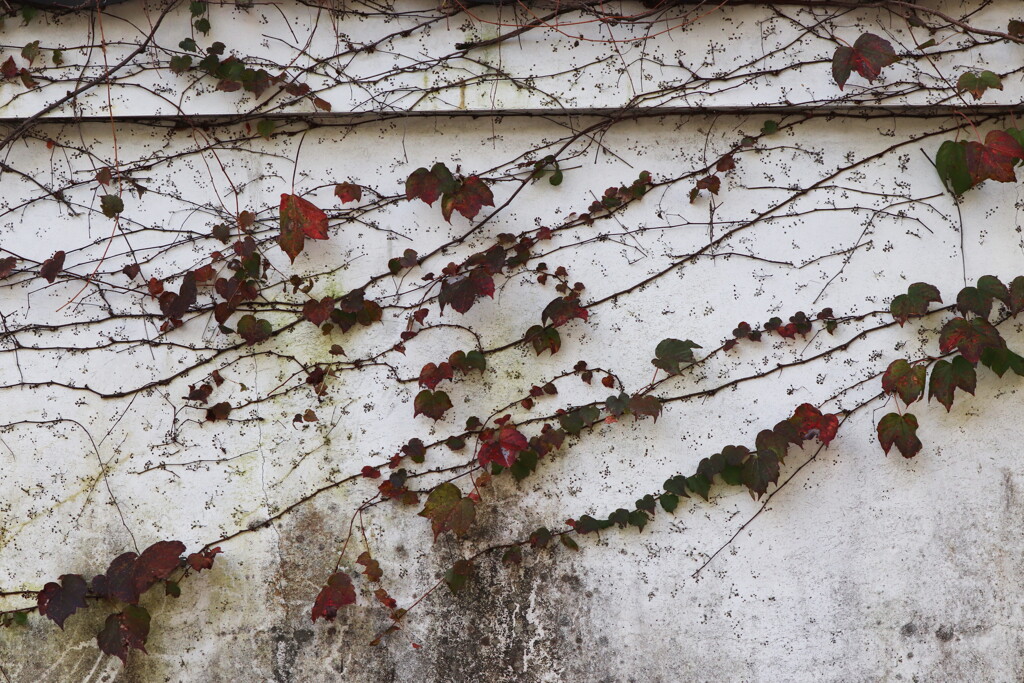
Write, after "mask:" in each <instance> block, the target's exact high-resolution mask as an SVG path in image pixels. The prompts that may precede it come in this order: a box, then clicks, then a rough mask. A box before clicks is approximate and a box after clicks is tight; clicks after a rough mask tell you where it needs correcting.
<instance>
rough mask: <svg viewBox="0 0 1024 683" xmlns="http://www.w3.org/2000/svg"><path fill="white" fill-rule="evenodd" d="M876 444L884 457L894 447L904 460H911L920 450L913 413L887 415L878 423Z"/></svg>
mask: <svg viewBox="0 0 1024 683" xmlns="http://www.w3.org/2000/svg"><path fill="white" fill-rule="evenodd" d="M878 442H879V443H880V444H882V450H884V451H885V453H886V455H888V454H889V449H891V448H892V447H893V446H894V445H895V446H896V448H897V449H898V450H899V452H900V454H901V455H903V457H904V458H913V457H914V456H915V455H917V454H918V452H919V451H920V450H921V440H920V439H918V438H917V417H915V416H914V415H913V413H904V414H903V415H900V414H899V413H889V414H888V415H886V416H885V417H883V418H882V419H881V421H880V422H879V423H878Z"/></svg>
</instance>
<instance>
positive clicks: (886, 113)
mask: <svg viewBox="0 0 1024 683" xmlns="http://www.w3.org/2000/svg"><path fill="white" fill-rule="evenodd" d="M963 111H964V107H963V106H954V105H923V106H922V105H892V106H883V105H853V104H824V105H821V106H798V105H759V106H724V107H645V108H638V109H622V108H621V107H607V108H605V107H581V108H574V109H568V108H561V109H472V110H469V109H464V110H459V109H454V110H438V111H411V112H354V111H349V112H341V111H339V112H329V113H323V112H320V113H315V114H313V113H307V114H303V113H295V112H274V113H266V114H262V113H244V114H196V115H191V116H180V115H170V114H151V115H138V116H115V117H113V118H114V120H115V121H118V122H128V123H140V124H147V123H148V124H160V125H170V126H177V127H180V128H188V127H190V126H196V125H214V124H232V123H245V122H253V121H260V120H263V119H270V120H273V121H301V122H304V123H309V124H314V125H315V124H323V125H330V124H335V123H344V122H351V123H362V122H369V121H393V120H395V119H404V118H438V119H443V118H465V117H469V118H496V117H506V116H515V117H524V118H529V117H540V118H569V117H604V118H613V119H631V118H638V119H639V118H653V117H662V116H684V117H685V116H767V117H771V116H825V117H846V118H850V117H852V118H865V119H874V118H887V117H893V116H898V117H903V118H944V117H950V116H961V115H962V112H963ZM970 113H971V114H974V115H985V116H1005V115H1011V114H1024V104H1013V105H1008V104H991V105H976V106H973V107H970ZM27 120H28V119H27V118H26V117H14V116H0V124H7V125H18V124H21V123H23V122H25V121H27ZM110 121H111V117H110V116H107V115H94V116H46V117H43V118H40V119H38V120H36V123H37V124H45V123H52V124H69V123H110Z"/></svg>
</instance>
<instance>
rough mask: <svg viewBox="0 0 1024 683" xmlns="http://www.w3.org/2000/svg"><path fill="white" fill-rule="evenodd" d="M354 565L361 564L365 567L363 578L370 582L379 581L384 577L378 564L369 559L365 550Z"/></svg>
mask: <svg viewBox="0 0 1024 683" xmlns="http://www.w3.org/2000/svg"><path fill="white" fill-rule="evenodd" d="M356 564H361V565H363V566H364V567H366V570H365V571H363V576H365V577H366V578H367V579H368V580H370V581H380V580H381V577H383V576H384V572H383V571H381V568H380V563H379V562H377V560H375V559H373V558H372V557H370V553H369V552H367V551H365V550H364V551H363V552H362V553H360V554H359V557H357V558H356Z"/></svg>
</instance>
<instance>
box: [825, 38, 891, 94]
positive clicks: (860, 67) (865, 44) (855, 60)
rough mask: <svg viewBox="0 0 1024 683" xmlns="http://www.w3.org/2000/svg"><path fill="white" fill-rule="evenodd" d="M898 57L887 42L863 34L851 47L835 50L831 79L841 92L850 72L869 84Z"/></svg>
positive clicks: (841, 47) (843, 46)
mask: <svg viewBox="0 0 1024 683" xmlns="http://www.w3.org/2000/svg"><path fill="white" fill-rule="evenodd" d="M898 60H899V57H897V56H896V52H895V51H894V50H893V49H892V44H891V43H889V41H887V40H885V39H883V38H880V37H878V36H876V35H875V34H873V33H865V34H863V35H861V37H860V38H858V39H857V41H856V42H855V43H854V44H853V47H847V46H845V45H842V46H840V47H838V48H836V52H835V54H834V55H833V56H832V77H833V78H835V80H836V83H837V84H838V85H839V89H840V90H842V89H843V87H844V86H845V85H846V81H847V80H849V78H850V72H851V71H856V72H857V73H859V74H860V75H861V76H863V77H864V78H866V79H867V80H868V81H869V82H871V81H874V80H875V79H876V78H878V75H879V74H880V73H881V72H882V69H883V68H884V67H887V66H889V65H890V64H893V63H894V62H896V61H898Z"/></svg>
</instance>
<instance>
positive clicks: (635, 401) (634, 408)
mask: <svg viewBox="0 0 1024 683" xmlns="http://www.w3.org/2000/svg"><path fill="white" fill-rule="evenodd" d="M629 412H631V413H633V419H635V420H639V419H641V418H643V417H653V418H654V421H655V422H657V421H658V416H659V415H661V401H659V400H658V397H657V396H650V395H647V396H639V395H637V396H632V397H630V399H629Z"/></svg>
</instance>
